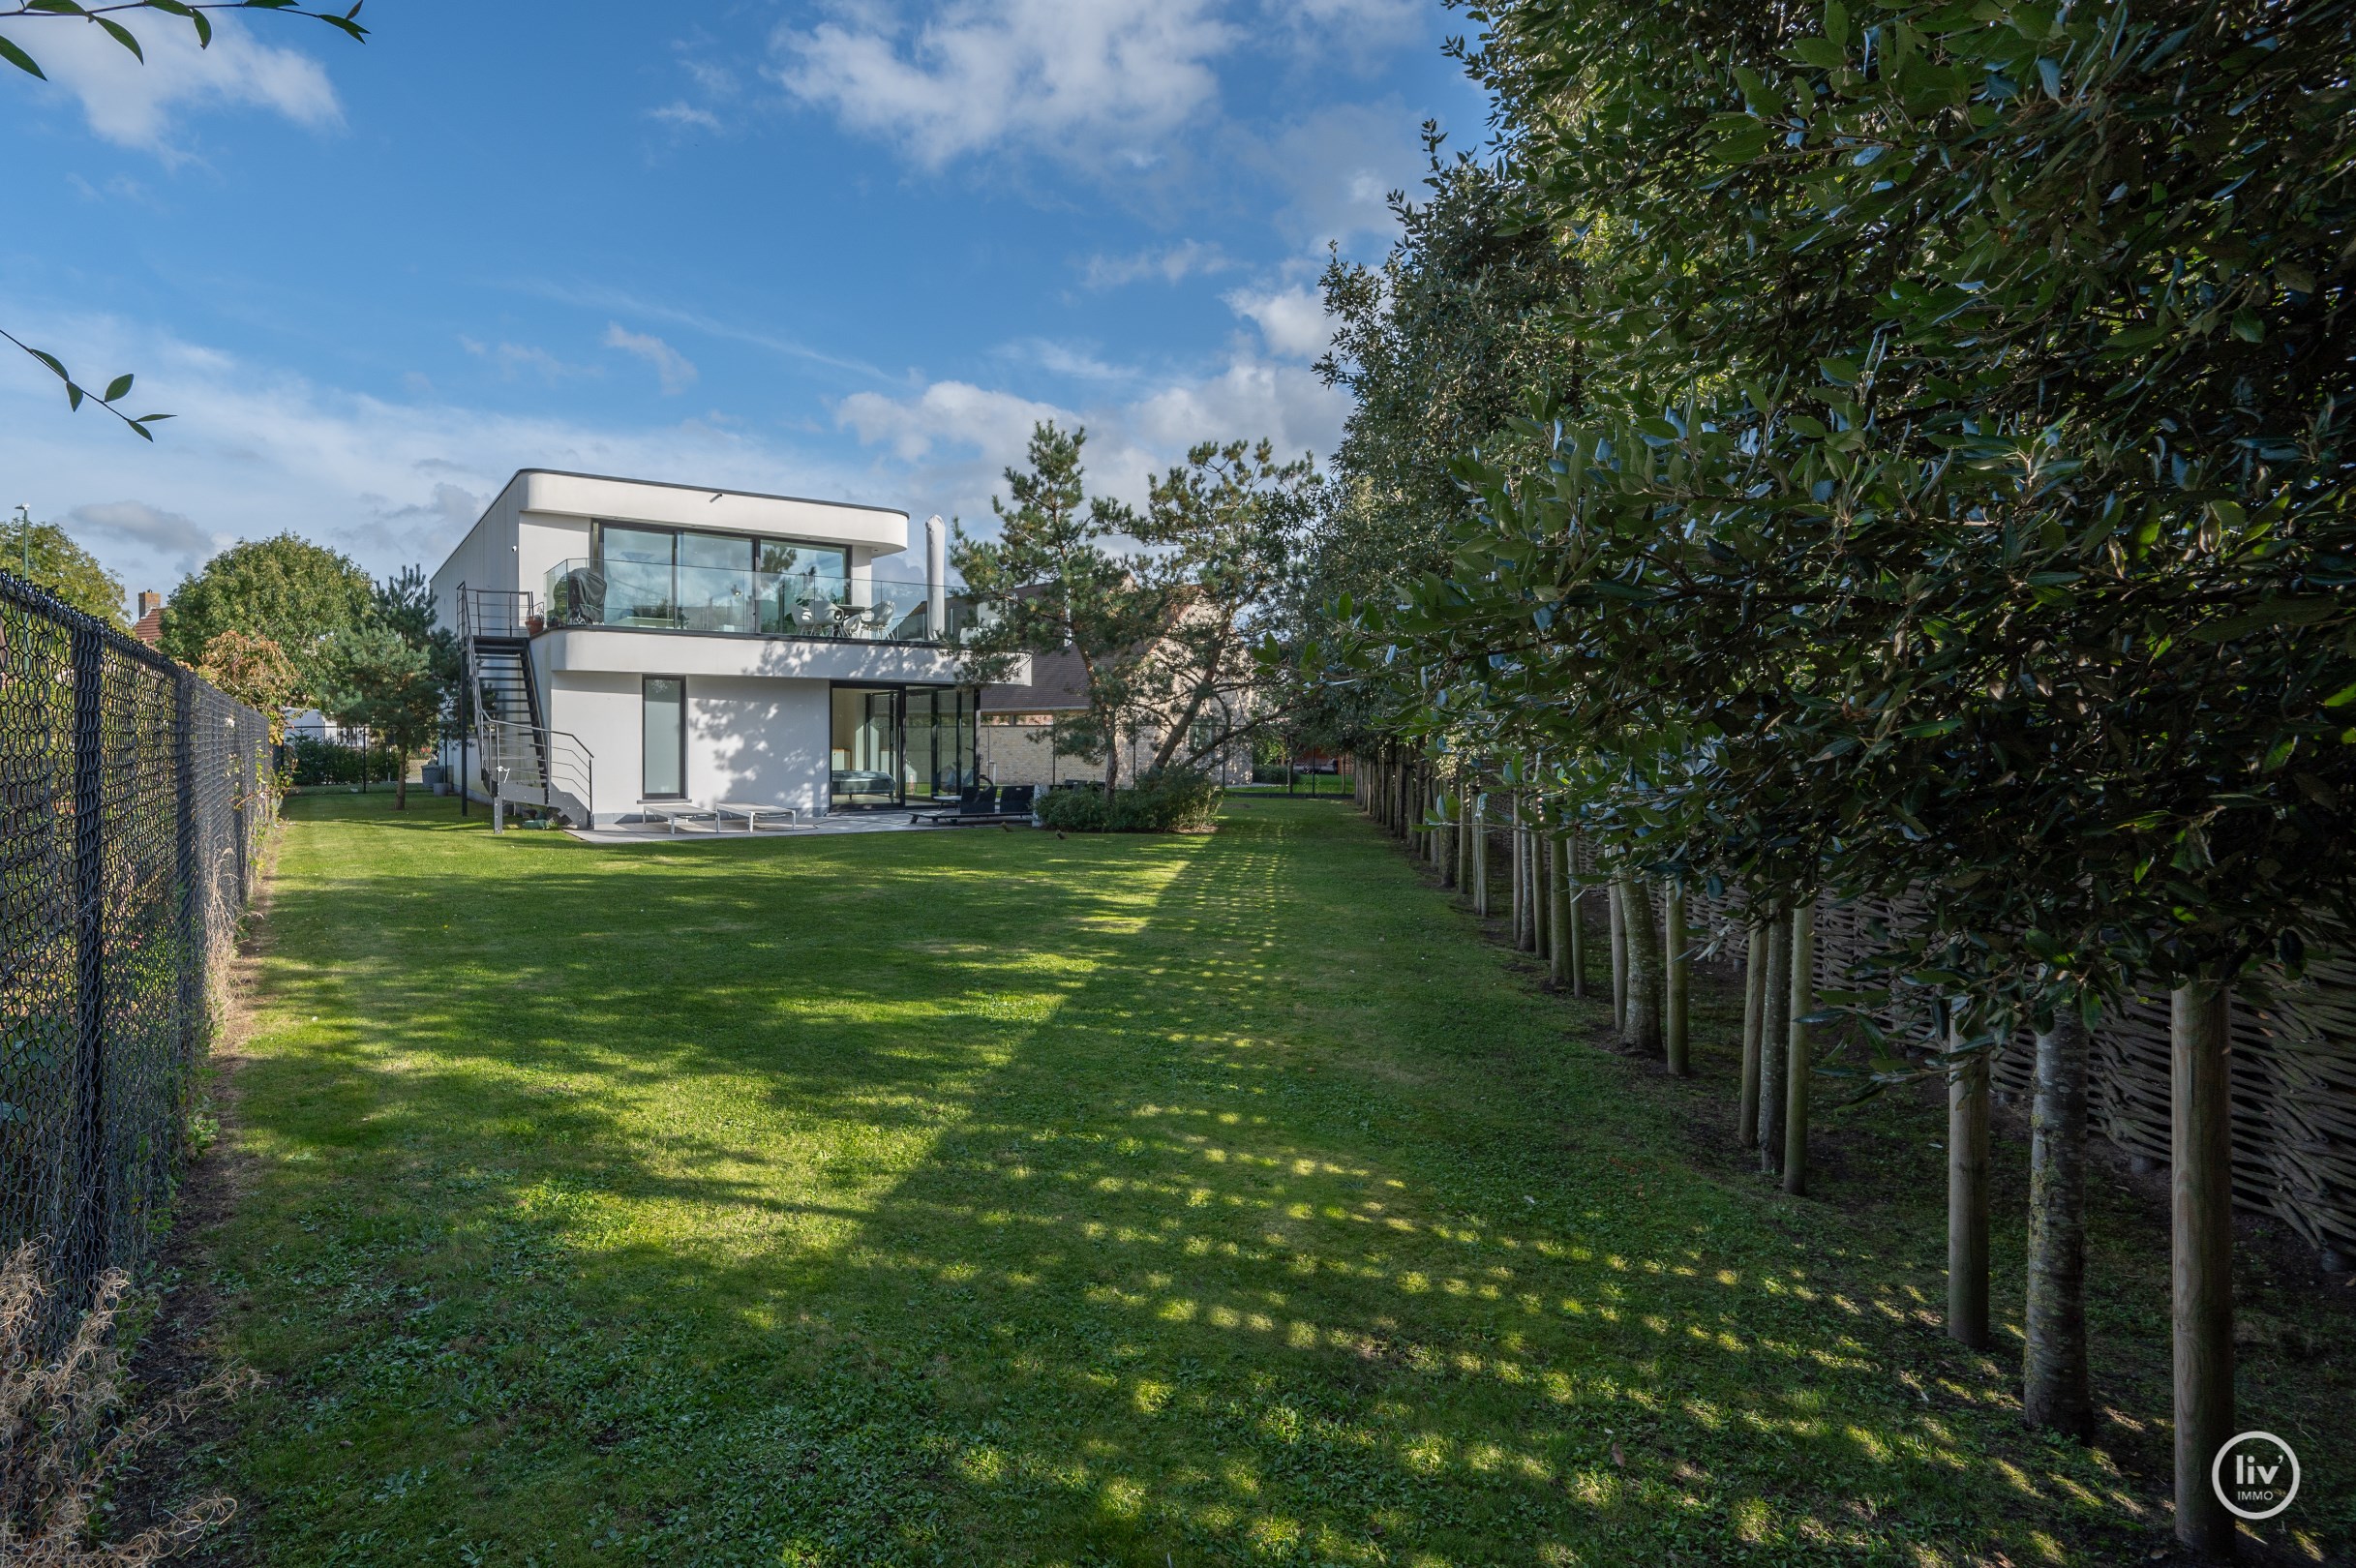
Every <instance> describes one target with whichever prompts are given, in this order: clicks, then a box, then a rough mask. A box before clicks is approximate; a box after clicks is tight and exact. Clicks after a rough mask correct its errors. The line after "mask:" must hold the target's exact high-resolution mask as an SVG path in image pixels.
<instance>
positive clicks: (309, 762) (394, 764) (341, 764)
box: [287, 735, 400, 785]
mask: <svg viewBox="0 0 2356 1568" xmlns="http://www.w3.org/2000/svg"><path fill="white" fill-rule="evenodd" d="M287 750H288V751H289V752H291V753H292V754H293V773H294V782H295V783H296V784H297V785H306V784H375V783H380V782H384V781H386V780H389V779H391V778H392V776H393V774H394V772H395V770H396V769H398V768H399V766H400V764H399V762H398V760H397V759H395V757H394V756H393V754H392V752H391V751H390V750H388V749H386V748H385V747H383V746H379V745H371V746H369V747H368V748H367V749H366V750H365V751H363V750H362V749H361V748H360V747H358V746H347V745H341V744H339V743H337V742H336V741H333V740H322V739H318V738H317V737H316V736H309V735H298V736H296V737H295V738H294V739H292V740H289V741H288V742H287Z"/></svg>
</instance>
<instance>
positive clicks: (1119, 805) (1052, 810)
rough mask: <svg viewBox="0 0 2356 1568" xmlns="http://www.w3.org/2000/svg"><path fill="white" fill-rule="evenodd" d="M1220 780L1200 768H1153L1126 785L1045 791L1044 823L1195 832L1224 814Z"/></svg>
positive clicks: (1090, 829) (1073, 828) (1091, 829)
mask: <svg viewBox="0 0 2356 1568" xmlns="http://www.w3.org/2000/svg"><path fill="white" fill-rule="evenodd" d="M1220 795H1221V790H1220V785H1219V781H1218V780H1217V779H1215V778H1213V777H1212V776H1211V775H1210V774H1208V773H1205V772H1203V771H1201V770H1200V769H1193V768H1187V767H1183V766H1179V765H1172V766H1170V767H1167V768H1155V769H1148V770H1147V771H1146V772H1144V773H1143V774H1141V775H1139V777H1138V779H1137V782H1136V783H1135V784H1134V785H1133V786H1132V787H1130V788H1128V789H1121V790H1102V789H1081V790H1049V791H1048V792H1047V793H1046V794H1045V795H1043V796H1042V797H1040V801H1039V820H1040V824H1041V826H1042V827H1045V828H1055V829H1063V830H1064V831H1067V832H1075V833H1106V832H1110V833H1195V832H1204V831H1207V830H1209V829H1210V827H1211V824H1212V820H1213V819H1214V818H1216V817H1217V816H1218V815H1219V801H1220Z"/></svg>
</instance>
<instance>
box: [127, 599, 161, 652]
mask: <svg viewBox="0 0 2356 1568" xmlns="http://www.w3.org/2000/svg"><path fill="white" fill-rule="evenodd" d="M131 635H132V636H134V637H136V638H137V639H138V640H139V641H140V642H142V643H145V644H146V645H147V646H148V647H149V648H153V647H155V646H156V645H157V644H158V643H161V642H162V641H164V595H163V594H161V593H155V592H151V591H148V590H146V589H141V590H140V593H139V618H138V619H136V620H135V621H133V622H132V623H131Z"/></svg>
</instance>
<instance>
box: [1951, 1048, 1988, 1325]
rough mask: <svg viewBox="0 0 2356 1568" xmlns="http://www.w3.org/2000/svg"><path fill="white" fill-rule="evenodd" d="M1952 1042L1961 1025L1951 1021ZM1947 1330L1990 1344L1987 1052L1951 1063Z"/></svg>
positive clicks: (1978, 1052)
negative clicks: (1963, 1060)
mask: <svg viewBox="0 0 2356 1568" xmlns="http://www.w3.org/2000/svg"><path fill="white" fill-rule="evenodd" d="M1947 1038H1948V1048H1949V1049H1952V1048H1953V1047H1955V1046H1956V1045H1958V1044H1960V1043H1962V1040H1963V1028H1962V1025H1960V1024H1958V1023H1952V1022H1950V1023H1949V1024H1948V1037H1947ZM1947 1332H1948V1337H1949V1338H1950V1339H1954V1340H1957V1341H1959V1342H1962V1343H1964V1344H1968V1345H1970V1346H1971V1347H1972V1348H1973V1349H1975V1350H1985V1349H1986V1348H1987V1347H1988V1053H1987V1052H1986V1051H1984V1050H1983V1051H1976V1052H1974V1053H1973V1054H1972V1057H1971V1059H1970V1060H1968V1061H1965V1062H1960V1063H1950V1064H1948V1080H1947Z"/></svg>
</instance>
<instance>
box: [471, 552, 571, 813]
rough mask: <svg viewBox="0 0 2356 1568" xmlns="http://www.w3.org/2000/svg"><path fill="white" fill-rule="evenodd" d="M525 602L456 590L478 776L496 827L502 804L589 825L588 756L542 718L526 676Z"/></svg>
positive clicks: (526, 596) (527, 596)
mask: <svg viewBox="0 0 2356 1568" xmlns="http://www.w3.org/2000/svg"><path fill="white" fill-rule="evenodd" d="M531 598H532V595H531V592H530V590H529V589H518V590H512V591H511V590H508V589H504V588H468V587H467V586H466V585H465V584H464V583H461V584H460V585H459V586H458V640H459V644H460V646H461V647H463V648H465V649H466V654H467V690H468V692H469V693H471V694H472V696H473V701H472V703H471V704H469V705H468V706H469V707H470V708H471V709H473V714H474V743H475V746H476V748H477V750H478V752H479V754H480V756H481V767H480V769H479V776H480V779H481V782H482V787H483V789H484V791H485V792H486V793H487V794H488V795H489V796H490V797H491V799H492V801H493V807H492V822H493V824H494V826H495V827H496V826H498V824H499V823H500V822H501V820H502V819H503V818H504V816H505V811H504V809H503V808H504V807H506V806H508V805H529V806H538V807H540V808H541V809H543V810H546V811H549V812H553V813H554V814H555V815H557V816H558V817H559V818H561V819H562V820H563V821H564V822H565V823H566V824H568V825H569V826H571V827H574V828H589V827H593V826H595V819H594V818H593V816H592V815H591V813H590V810H589V801H590V800H592V799H595V790H594V789H593V788H592V784H593V780H594V775H593V767H594V762H595V759H594V758H593V757H592V756H591V755H590V753H589V747H587V746H585V745H583V744H582V743H581V740H580V738H579V737H577V736H574V735H571V734H568V733H566V732H565V731H563V730H552V729H550V728H549V727H548V726H547V725H546V724H544V723H543V722H542V721H541V713H540V694H539V691H538V689H537V687H536V686H535V685H534V684H533V681H532V678H531V634H530V621H531V613H532V603H531Z"/></svg>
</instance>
